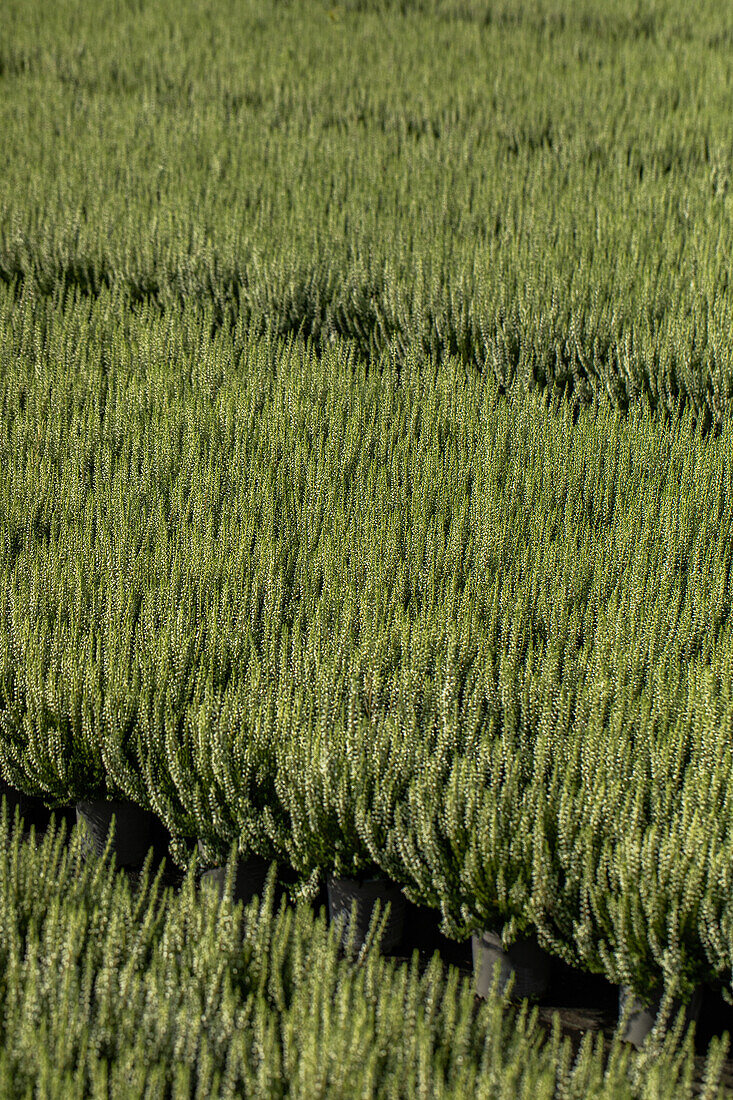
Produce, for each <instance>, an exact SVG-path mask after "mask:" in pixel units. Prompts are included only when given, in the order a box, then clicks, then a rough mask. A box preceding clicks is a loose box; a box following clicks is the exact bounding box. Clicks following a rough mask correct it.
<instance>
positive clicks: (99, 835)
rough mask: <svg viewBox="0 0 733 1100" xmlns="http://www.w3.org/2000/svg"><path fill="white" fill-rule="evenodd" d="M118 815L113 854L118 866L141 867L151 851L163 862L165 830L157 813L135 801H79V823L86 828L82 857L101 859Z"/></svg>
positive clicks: (77, 815)
mask: <svg viewBox="0 0 733 1100" xmlns="http://www.w3.org/2000/svg"><path fill="white" fill-rule="evenodd" d="M112 814H114V815H115V819H116V826H115V835H114V840H113V842H112V851H113V852H114V854H115V863H116V866H117V867H126V868H128V869H138V868H140V867H142V865H143V863H144V861H145V857H146V855H147V854H148V851H149V849H150V848H152V849H153V853H154V855H153V858H154V860H160V859H162V858H163V857H164V856H165V854H166V850H167V841H166V831H165V829H164V827H163V825H162V824H161V823H160V821H158V819H157V818H156V816H155V814H153V813H151V812H150V811H149V810H143V809H141V808H140V807H139V806H136V805H135V804H134V803H133V802H123V801H117V800H114V799H110V800H107V799H105V800H100V801H97V802H77V804H76V820H77V823H78V824H79V825H80V826H81V827H82V828H83V830H84V832H83V837H82V854H83V856H84V858H85V859H86V858H87V857H88V856H89V855H97V856H101V855H102V853H103V852H104V849H105V846H106V844H107V835H108V833H109V830H110V825H111V822H112Z"/></svg>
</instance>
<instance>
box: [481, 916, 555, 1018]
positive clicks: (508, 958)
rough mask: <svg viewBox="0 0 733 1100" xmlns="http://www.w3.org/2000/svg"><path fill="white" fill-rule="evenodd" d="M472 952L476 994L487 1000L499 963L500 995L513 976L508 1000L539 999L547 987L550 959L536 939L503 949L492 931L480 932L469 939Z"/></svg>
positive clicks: (499, 938)
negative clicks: (510, 998)
mask: <svg viewBox="0 0 733 1100" xmlns="http://www.w3.org/2000/svg"><path fill="white" fill-rule="evenodd" d="M471 947H472V949H473V974H474V981H475V983H476V984H475V988H476V993H477V994H478V996H479V997H484V998H486V997H488V995H489V990H490V988H491V983H492V982H493V980H494V967H495V966H496V964H497V963H498V964H499V989H500V991H501V992H502V993H503V991H504V990H505V989H506V986H507V984H508V982H509V978H510V977H511V976H512V975H514V986H513V988H512V994H511V997H512V1000H513V1001H523V1000H525V999H529V1000H539V999H540V997H542V996H543V995H544V994H545V992H546V990H547V987H548V985H549V984H550V973H551V969H552V957H551V956H550V955H548V953H547V952H546V951H543V950H542V948H541V947H540V945H539V944H538V942H537V939H536V937H534V936H530V937H525V938H524V939H521V940H517V941H516V942H515V943H513V944H512V945H511V947H509V948H508V949H506V950H505V949H504V948H503V947H502V943H501V936H498V935H496V933H495V932H488V931H485V932H481V933H479V934H478V935H475V936H472V937H471Z"/></svg>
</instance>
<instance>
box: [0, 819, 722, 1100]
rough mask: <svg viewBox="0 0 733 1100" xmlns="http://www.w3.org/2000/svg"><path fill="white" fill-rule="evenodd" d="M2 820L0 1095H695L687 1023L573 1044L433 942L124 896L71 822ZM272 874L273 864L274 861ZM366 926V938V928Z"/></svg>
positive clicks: (222, 903)
mask: <svg viewBox="0 0 733 1100" xmlns="http://www.w3.org/2000/svg"><path fill="white" fill-rule="evenodd" d="M21 826H22V822H21V821H20V819H19V818H18V817H16V819H15V821H14V823H10V822H9V818H8V813H7V804H6V803H5V799H3V808H2V817H1V819H0V848H2V850H3V852H4V853H5V857H4V859H3V860H2V862H1V863H0V928H1V929H2V936H0V989H1V995H2V1002H3V1012H2V1016H1V1018H0V1096H2V1097H4V1098H5V1097H7V1098H8V1100H9V1098H11V1097H13V1098H15V1097H29V1098H30V1097H32V1096H44V1097H48V1098H49V1100H52V1098H61V1097H67V1096H72V1095H73V1096H74V1097H78V1098H79V1100H85V1098H87V1097H89V1098H90V1100H92V1098H94V1100H102V1098H105V1100H106V1098H108V1097H114V1098H115V1100H127V1098H128V1097H129V1098H130V1100H132V1098H138V1097H141V1096H145V1097H148V1098H149V1100H158V1098H160V1100H163V1098H172V1100H183V1098H189V1097H200V1098H202V1100H203V1098H204V1097H206V1100H219V1098H222V1100H223V1098H225V1097H235V1096H247V1097H248V1098H249V1097H251V1098H253V1100H254V1098H258V1097H261V1098H262V1100H276V1098H279V1097H282V1098H285V1097H288V1098H296V1097H298V1098H302V1100H315V1098H318V1097H323V1098H326V1097H327V1098H328V1100H339V1098H343V1100H347V1098H348V1100H351V1098H352V1097H354V1096H360V1097H364V1098H369V1097H375V1098H376V1097H386V1096H394V1097H402V1096H405V1097H406V1096H411V1097H412V1096H414V1097H425V1098H428V1097H430V1100H433V1098H441V1100H442V1098H446V1100H447V1098H448V1097H454V1098H456V1100H458V1098H459V1097H464V1096H469V1095H470V1096H476V1097H479V1098H481V1097H486V1098H487V1100H488V1098H489V1097H491V1098H492V1100H493V1098H494V1097H498V1098H506V1100H510V1098H511V1100H515V1098H517V1097H520V1098H527V1100H529V1098H530V1097H537V1098H540V1100H545V1098H546V1100H550V1098H552V1097H560V1096H563V1097H570V1098H571V1100H572V1098H577V1100H581V1098H582V1100H585V1097H588V1096H594V1097H598V1098H599V1100H626V1098H629V1100H631V1098H637V1097H638V1098H640V1100H641V1098H643V1100H661V1098H662V1097H668V1096H670V1095H674V1096H675V1097H678V1098H679V1100H684V1098H686V1097H690V1098H691V1097H693V1096H696V1095H698V1092H697V1091H696V1090H695V1085H694V1084H693V1076H694V1065H693V1048H692V1037H691V1033H690V1034H688V1036H687V1038H686V1039H685V1040H684V1041H681V1039H680V1034H679V1029H677V1030H676V1032H673V1033H671V1034H670V1035H668V1036H667V1038H666V1039H665V1040H664V1041H663V1042H660V1043H659V1044H658V1046H659V1049H658V1050H656V1051H655V1052H654V1053H653V1054H652V1052H651V1051H645V1052H643V1053H642V1054H637V1053H635V1052H632V1051H631V1050H630V1049H629V1048H628V1047H624V1046H623V1045H621V1044H619V1042H618V1040H615V1041H614V1044H613V1046H612V1049H611V1051H610V1053H608V1054H607V1055H604V1050H603V1045H602V1043H601V1042H600V1041H597V1042H596V1043H595V1044H594V1043H593V1042H592V1040H591V1038H590V1036H589V1037H588V1038H587V1039H586V1040H584V1041H583V1044H582V1046H581V1049H580V1051H579V1052H578V1054H577V1055H576V1056H575V1057H574V1056H573V1054H572V1051H571V1048H570V1043H569V1040H568V1039H567V1038H565V1039H563V1040H561V1038H560V1034H559V1029H558V1028H555V1029H553V1032H552V1034H551V1035H550V1036H549V1037H545V1036H544V1034H543V1032H542V1030H541V1028H540V1026H539V1025H538V1023H537V1018H536V1010H534V1011H533V1013H532V1014H530V1015H528V1014H527V1010H526V1006H525V1007H524V1008H523V1009H522V1010H521V1011H519V1010H516V1009H513V1008H511V1007H510V1006H509V1004H508V1002H507V998H506V996H504V997H502V996H500V995H498V994H497V991H496V988H495V987H494V988H492V990H491V993H490V996H489V998H488V1001H487V1002H485V1003H483V1004H481V1005H480V1006H476V1005H475V1004H474V998H473V994H472V991H471V988H470V985H469V983H467V982H466V981H465V980H464V979H462V978H460V977H459V975H458V973H457V972H456V971H454V970H451V971H450V972H449V973H448V975H447V976H444V975H443V973H442V970H441V967H440V963H439V959H438V958H437V956H436V957H435V958H434V959H433V960H432V962H431V963H430V964H429V966H428V968H427V970H426V971H425V972H424V973H423V974H422V976H421V975H420V974H419V972H418V968H417V958H416V957H415V958H414V959H413V961H412V964H411V965H410V966H406V965H401V966H400V965H397V964H396V963H395V962H394V961H392V960H388V959H385V958H383V957H382V956H380V954H379V952H378V950H377V949H376V948H375V945H374V943H373V942H370V943H368V944H367V945H366V946H365V948H364V949H363V951H362V952H361V954H360V955H359V958H358V960H357V962H356V964H354V963H352V962H351V961H350V960H346V959H344V958H343V957H342V955H341V952H340V950H339V946H338V937H337V935H336V934H335V933H334V932H332V931H331V930H330V929H329V928H328V927H327V924H326V920H325V916H324V914H323V911H321V913H320V914H318V915H314V914H313V912H312V911H311V909H310V908H309V907H308V906H307V905H305V904H304V903H299V904H298V905H297V906H296V907H295V908H294V909H293V908H288V907H286V906H285V905H284V904H283V905H281V906H280V908H279V909H278V910H277V911H275V908H274V905H273V886H274V878H273V872H271V876H270V879H269V882H268V887H267V889H266V891H265V895H264V897H263V898H262V899H261V900H260V899H255V901H253V902H252V903H251V904H250V905H249V906H247V907H246V908H244V909H243V907H242V904H241V903H238V904H236V905H232V903H231V901H230V899H229V897H228V895H226V894H225V896H224V897H223V898H222V899H220V900H219V899H216V898H215V897H214V895H213V894H211V893H209V892H202V893H200V894H199V893H198V892H197V890H196V888H195V885H194V876H193V874H192V873H189V874H188V876H187V877H186V881H185V882H184V885H183V889H182V891H181V893H180V894H178V895H174V894H172V892H171V891H170V890H166V891H164V892H162V893H161V892H160V890H159V875H158V876H156V878H155V879H154V880H152V881H151V879H150V876H149V873H148V870H149V866H148V867H146V870H145V872H144V875H143V880H142V883H141V885H140V888H139V889H138V890H137V891H136V892H135V893H133V892H132V891H131V888H130V884H129V882H128V880H127V878H126V877H125V876H124V874H123V873H122V872H115V869H114V863H113V860H110V859H109V857H108V855H106V856H105V858H104V859H103V860H101V861H97V860H94V861H91V862H88V863H84V861H83V860H82V858H81V844H80V837H79V833H78V830H77V829H74V831H73V834H72V837H71V841H70V843H69V845H68V846H67V845H66V843H65V836H64V826H63V825H62V826H61V828H60V830H58V831H56V830H55V829H54V827H53V825H52V827H51V829H50V830H49V831H48V833H47V834H46V836H45V837H44V839H43V842H42V843H41V844H37V843H36V841H35V838H34V837H33V836H31V838H30V839H26V840H23V839H21V836H22V828H21ZM273 871H274V869H273ZM377 930H378V929H377V923H376V922H374V923H373V925H372V933H373V935H376V933H377ZM726 1048H727V1039H726V1040H723V1041H722V1042H721V1041H718V1040H714V1041H713V1044H712V1045H711V1049H710V1051H709V1054H708V1057H707V1060H706V1065H705V1069H704V1075H705V1079H706V1082H707V1091H706V1092H705V1095H706V1096H709V1097H711V1098H713V1097H715V1098H717V1097H721V1098H722V1097H724V1096H725V1095H730V1093H729V1092H728V1091H727V1090H723V1089H722V1088H721V1087H720V1075H721V1066H722V1061H723V1059H724V1057H725V1053H726Z"/></svg>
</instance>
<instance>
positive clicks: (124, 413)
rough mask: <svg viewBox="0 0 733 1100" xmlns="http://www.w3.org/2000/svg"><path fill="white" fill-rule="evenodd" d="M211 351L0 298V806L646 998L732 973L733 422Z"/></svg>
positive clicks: (147, 317)
mask: <svg viewBox="0 0 733 1100" xmlns="http://www.w3.org/2000/svg"><path fill="white" fill-rule="evenodd" d="M209 322H210V317H209V315H208V314H207V312H206V310H202V309H201V308H200V307H191V308H190V309H188V310H187V311H185V312H184V313H183V314H177V313H169V314H165V315H162V316H161V315H160V314H159V313H158V312H157V311H155V310H152V309H147V310H146V311H144V312H143V314H142V315H136V314H135V313H133V312H131V311H130V310H129V309H128V308H127V305H126V302H125V299H124V296H122V295H121V293H120V292H119V291H111V292H107V291H105V292H102V293H100V295H99V297H98V298H97V299H96V300H95V301H94V302H93V303H91V304H90V302H89V300H88V299H87V298H84V297H83V296H77V297H75V299H74V300H73V301H67V302H66V303H65V304H63V305H62V304H61V303H59V302H55V301H53V300H52V299H48V298H37V297H33V296H32V295H30V293H29V292H27V291H24V292H23V296H22V297H21V299H20V300H19V301H18V300H16V298H15V297H14V295H13V293H12V292H10V291H5V294H4V298H3V299H2V308H1V309H0V327H1V328H2V343H1V346H2V349H3V351H2V356H3V361H2V374H1V378H2V382H1V383H0V401H1V402H2V409H3V420H2V436H1V439H0V457H1V460H2V468H3V470H4V477H3V480H2V485H1V487H2V496H1V498H0V510H1V513H2V520H3V530H4V532H5V539H4V543H3V547H2V557H1V558H0V604H1V606H2V615H1V616H0V769H1V770H2V774H3V777H4V778H5V779H6V780H7V781H8V782H10V783H11V784H12V785H14V786H15V787H17V788H18V789H21V790H24V791H25V792H26V793H28V794H37V795H41V796H42V797H44V798H45V799H46V801H47V802H48V804H50V805H66V804H68V803H69V802H74V801H77V800H79V799H85V798H89V797H122V798H127V799H130V800H132V801H133V802H136V803H137V804H139V805H141V806H143V807H144V808H147V809H152V810H154V811H155V812H156V814H157V815H158V816H159V817H160V818H161V819H162V820H163V822H164V823H165V824H166V825H167V827H168V828H169V829H170V831H171V833H172V834H173V835H174V837H175V841H174V849H173V851H174V854H176V855H177V857H178V858H181V859H183V860H184V861H185V860H186V859H187V858H188V856H189V854H190V849H189V848H187V847H186V845H185V844H184V841H183V838H185V837H190V836H192V835H194V836H200V837H201V838H202V840H203V842H204V847H205V853H204V855H205V858H206V860H207V861H209V862H217V861H219V860H221V859H222V858H223V857H224V855H225V854H226V852H227V851H228V849H229V847H230V845H231V844H232V843H236V845H237V847H238V851H239V852H240V853H241V854H242V855H245V856H246V855H248V854H257V855H261V856H264V857H265V858H267V859H273V858H278V859H280V860H282V861H283V862H286V863H288V864H289V865H290V866H291V867H292V868H293V869H294V870H295V872H296V876H297V879H298V881H297V883H296V886H295V891H296V892H299V893H303V894H305V895H309V894H312V892H313V891H314V890H315V888H316V887H317V884H318V882H319V881H322V879H323V876H324V875H325V874H326V873H328V872H336V873H337V874H351V873H360V872H368V871H374V870H380V871H381V872H382V873H385V874H388V875H389V876H390V877H392V878H393V879H394V880H395V881H396V882H398V883H399V884H400V885H401V886H402V887H403V888H404V890H405V893H406V894H407V895H408V896H409V897H411V898H412V899H413V900H415V901H419V902H422V903H424V904H428V905H431V906H433V907H434V908H436V909H439V910H440V911H441V913H442V919H443V927H444V930H445V931H447V932H448V933H449V934H451V935H453V936H465V935H467V934H469V933H470V932H471V931H473V930H475V929H476V928H479V927H483V926H486V925H491V926H494V927H496V928H498V929H499V930H501V931H502V932H503V934H504V937H505V941H506V942H511V940H512V939H513V937H515V936H516V935H517V934H519V933H521V932H524V931H529V930H531V929H535V930H537V931H538V934H539V935H540V937H541V942H542V943H544V944H545V945H546V946H548V947H550V948H551V949H552V950H553V951H554V953H556V954H558V955H561V956H562V957H564V958H566V959H567V960H568V961H573V962H576V963H582V964H583V965H585V966H587V967H589V968H590V969H594V970H597V971H600V972H603V973H605V974H606V975H607V976H608V977H609V978H611V980H613V981H628V980H629V978H630V977H633V979H634V982H635V983H636V985H637V986H638V987H639V991H640V992H645V993H646V992H649V991H650V990H651V989H652V988H653V987H655V986H657V985H658V984H659V983H660V982H664V983H667V984H669V983H673V982H674V981H679V982H681V983H682V988H683V989H684V990H688V989H689V987H690V985H691V984H692V983H693V982H694V981H695V980H697V979H698V978H701V977H704V976H708V975H709V974H710V973H711V972H712V973H715V974H716V975H718V976H721V975H725V974H726V973H729V972H730V966H731V961H733V960H732V959H731V943H732V941H731V933H730V913H729V904H728V901H727V898H728V896H729V895H728V893H727V892H726V888H725V885H724V884H725V882H727V879H728V877H729V872H728V870H727V856H726V852H727V851H728V850H729V848H730V833H729V826H728V817H727V816H726V814H725V813H721V812H720V807H721V805H725V804H726V803H725V799H726V798H727V795H726V793H725V792H726V791H727V790H728V789H729V786H728V785H729V771H730V762H729V760H728V756H727V754H726V747H727V745H728V744H729V738H730V732H731V713H732V712H731V702H730V693H729V690H728V686H727V685H728V684H729V682H730V667H729V666H730V661H731V652H733V650H732V649H731V645H730V637H729V635H730V623H729V609H730V597H729V587H728V576H729V567H730V555H731V546H732V545H733V538H732V535H733V532H731V514H732V513H731V510H730V500H731V460H730V455H731V453H732V452H731V448H730V439H729V434H730V426H729V424H728V422H727V420H726V421H725V422H724V423H723V424H722V426H721V435H720V437H719V438H718V437H714V436H712V435H705V434H703V433H702V431H701V430H700V427H699V425H698V426H697V427H693V417H692V415H691V411H690V410H686V411H685V413H684V414H683V415H682V417H681V419H680V421H679V422H677V423H676V424H674V425H668V426H666V427H664V426H660V425H659V424H658V423H657V421H656V420H655V418H654V417H653V415H652V414H651V413H649V412H648V411H647V412H644V411H643V410H641V409H636V410H634V411H633V413H632V414H631V415H630V416H628V417H624V416H623V415H622V414H621V412H620V411H619V410H615V409H613V408H612V407H611V406H610V405H606V406H602V405H596V406H594V407H593V408H591V409H588V410H585V411H584V412H582V413H581V414H580V415H579V416H578V417H577V418H576V417H575V416H574V414H573V412H572V409H571V407H570V405H569V403H568V402H567V401H566V400H564V399H560V398H559V397H558V396H556V397H555V398H553V399H552V400H549V401H548V400H547V395H543V394H541V393H538V392H533V393H530V394H526V395H523V394H521V393H520V392H517V393H515V394H514V395H511V396H510V397H509V398H502V397H501V395H500V394H499V392H498V387H497V385H496V383H495V382H494V381H493V379H491V377H490V376H475V375H473V374H472V373H471V372H470V371H467V370H466V368H465V366H464V365H463V364H462V363H461V362H460V360H458V359H449V360H446V361H440V362H438V363H435V362H433V361H428V362H427V363H423V362H418V361H416V360H414V359H412V360H408V361H407V363H406V364H405V365H404V367H403V370H402V373H401V376H400V378H399V379H398V378H397V376H396V373H395V371H394V370H393V369H392V368H391V365H390V363H389V360H387V361H386V362H385V363H384V364H383V365H384V369H383V370H381V371H367V369H366V367H365V365H364V364H361V363H360V362H359V361H358V359H356V358H355V357H354V354H353V349H351V348H350V347H349V345H348V344H341V343H339V344H336V345H335V346H334V347H333V348H332V349H331V350H330V351H329V352H326V353H324V354H323V355H319V354H318V353H317V352H316V351H315V350H314V349H313V348H312V347H311V346H310V344H309V343H308V342H303V341H302V340H300V341H299V340H294V339H290V340H288V341H282V340H279V339H277V338H276V337H274V336H273V335H272V334H271V335H270V336H265V337H257V336H251V337H250V338H249V339H248V340H247V341H246V343H245V344H244V345H243V346H242V347H241V348H240V347H238V345H237V337H236V336H233V335H232V334H227V333H226V332H225V331H224V330H222V329H218V330H216V332H215V333H214V334H213V335H212V331H211V328H210V324H209ZM640 878H643V885H640ZM632 884H636V885H635V886H634V887H633V888H632ZM675 975H676V977H675Z"/></svg>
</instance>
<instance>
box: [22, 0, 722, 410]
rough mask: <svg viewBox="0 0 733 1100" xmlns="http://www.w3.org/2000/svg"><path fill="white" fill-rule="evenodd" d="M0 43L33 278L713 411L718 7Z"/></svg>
mask: <svg viewBox="0 0 733 1100" xmlns="http://www.w3.org/2000/svg"><path fill="white" fill-rule="evenodd" d="M3 27H4V30H3V36H2V41H1V42H0V90H1V94H0V133H2V135H3V154H4V162H3V163H4V167H3V172H2V174H1V175H0V278H2V279H4V280H5V281H7V282H8V283H9V284H10V285H13V286H17V285H18V280H20V281H21V282H23V283H27V284H29V285H31V286H33V287H34V288H35V289H36V290H38V291H40V292H42V293H55V292H56V291H57V290H58V288H70V287H74V286H75V287H79V288H80V289H81V290H82V291H83V293H85V294H92V295H94V294H97V293H98V292H99V290H100V288H102V287H103V286H118V287H120V288H123V289H124V290H125V292H126V294H127V295H128V297H129V300H130V301H131V302H139V301H150V302H153V303H156V304H157V305H158V306H159V307H164V306H167V307H170V306H171V305H173V304H176V303H181V302H190V301H192V300H197V301H199V302H202V303H204V302H205V303H209V304H210V305H211V309H212V317H213V320H214V323H215V324H229V323H231V322H232V321H233V320H236V319H239V318H242V319H244V321H245V323H246V324H247V325H248V327H249V328H251V329H252V330H255V331H260V332H264V330H265V329H266V328H267V327H268V326H270V327H272V328H273V329H274V331H276V332H278V333H280V334H288V333H291V332H298V331H300V332H302V333H303V334H304V335H306V336H310V337H312V338H313V339H314V340H316V341H317V344H318V345H319V346H321V347H327V346H328V344H329V343H330V342H331V341H332V340H333V339H334V338H336V337H338V336H341V337H345V338H348V339H350V340H352V341H353V343H354V347H355V348H356V349H357V350H358V352H359V353H360V354H361V355H363V356H366V355H367V354H368V353H370V352H373V351H375V350H376V351H377V352H379V351H381V350H384V349H385V348H387V347H389V346H392V347H393V348H395V349H396V351H397V352H398V354H399V356H400V358H401V357H402V356H403V355H405V354H406V353H407V351H408V349H411V350H413V351H416V352H422V353H427V352H433V353H434V354H445V353H450V354H456V355H459V356H460V357H461V358H462V360H463V361H464V362H466V363H467V364H470V365H472V367H473V368H474V369H476V368H478V369H481V370H487V371H489V372H491V373H493V375H494V376H495V377H496V379H497V381H499V382H500V383H501V384H502V385H503V386H505V387H508V386H510V385H511V384H512V383H513V382H517V384H518V385H519V386H520V387H522V388H528V387H531V386H532V385H535V384H540V385H544V384H545V383H546V382H550V383H552V384H553V385H557V386H559V387H561V388H566V387H570V388H572V389H573V391H574V393H575V396H576V397H577V399H578V400H581V401H586V400H590V399H592V398H593V397H594V396H595V397H596V398H598V399H603V400H610V401H611V402H612V403H613V404H614V405H616V406H618V407H620V408H626V407H627V406H628V405H630V404H633V403H635V402H637V401H642V402H643V403H644V404H645V405H646V404H649V405H650V406H652V407H656V408H658V409H660V410H661V411H664V412H666V413H670V414H672V413H674V414H676V412H677V410H678V408H679V406H680V405H685V404H690V405H691V406H692V407H693V409H694V410H695V415H696V416H699V417H701V419H702V420H703V422H704V423H705V425H706V426H709V425H711V424H713V423H717V422H718V421H719V419H720V417H721V415H722V412H723V409H724V407H725V406H726V404H727V402H728V400H729V399H730V397H731V394H732V393H733V372H732V370H731V359H730V356H731V348H730V332H731V326H732V323H733V288H731V287H730V286H729V281H730V271H731V241H733V219H732V216H731V215H732V211H733V207H732V205H731V203H732V202H733V198H732V194H731V178H732V174H733V157H732V155H731V145H730V96H731V86H732V83H733V53H732V52H731V49H730V46H731V30H730V21H729V18H728V12H727V11H726V8H725V5H721V4H720V3H719V2H718V0H699V2H697V3H696V4H695V5H694V6H693V5H690V4H689V3H688V2H687V0H659V2H656V3H654V4H642V5H640V4H639V3H638V2H637V0H603V2H602V3H601V2H599V0H574V2H573V3H572V4H568V3H567V2H566V0H492V2H491V3H486V2H485V0H403V2H396V0H395V2H374V0H360V2H354V0H350V2H347V3H341V4H339V5H336V6H335V7H334V6H333V5H332V3H331V0H328V2H326V0H297V2H296V0H294V2H291V3H283V2H279V3H275V2H272V3H267V4H262V3H259V2H257V0H236V2H235V0H204V2H202V0H185V2H181V0H162V2H160V3H156V4H146V3H144V2H138V0H129V2H127V0H124V2H123V0H100V3H95V4H89V3H87V2H85V0H55V2H54V3H51V4H49V3H48V2H46V0H43V2H41V0H31V2H30V3H29V2H28V0H5V2H4V4H3Z"/></svg>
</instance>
